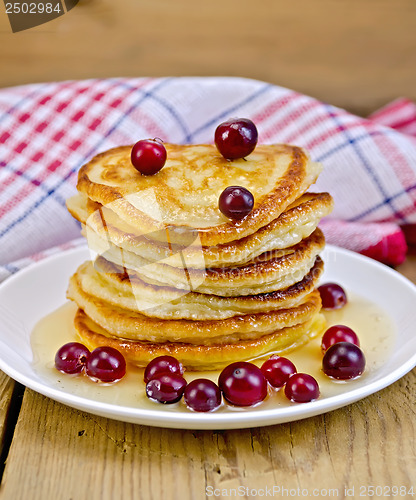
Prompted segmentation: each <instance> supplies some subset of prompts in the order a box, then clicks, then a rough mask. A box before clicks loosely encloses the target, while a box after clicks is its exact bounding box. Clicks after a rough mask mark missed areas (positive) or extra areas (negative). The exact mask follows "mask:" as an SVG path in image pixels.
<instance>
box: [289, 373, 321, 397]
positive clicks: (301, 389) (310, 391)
mask: <svg viewBox="0 0 416 500" xmlns="http://www.w3.org/2000/svg"><path fill="white" fill-rule="evenodd" d="M285 395H286V397H287V398H288V399H290V400H291V401H293V402H294V403H309V402H310V401H314V400H315V399H318V398H319V386H318V382H317V381H316V380H315V379H314V378H313V377H312V376H311V375H308V374H307V373H295V374H294V375H292V376H291V377H290V378H289V380H288V381H287V382H286V385H285Z"/></svg>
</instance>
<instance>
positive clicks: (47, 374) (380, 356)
mask: <svg viewBox="0 0 416 500" xmlns="http://www.w3.org/2000/svg"><path fill="white" fill-rule="evenodd" d="M348 297H349V302H348V304H347V305H346V306H345V307H343V308H342V309H337V310H333V311H325V312H324V314H325V316H326V318H327V322H328V327H330V326H331V325H339V324H343V325H347V326H349V327H350V328H352V329H353V330H354V331H355V332H356V333H357V335H358V336H359V338H360V342H361V348H362V350H363V352H364V354H365V357H366V368H365V371H364V373H363V374H362V375H361V376H360V377H358V378H357V379H354V380H348V381H335V380H333V379H331V378H329V377H328V376H326V375H325V374H324V373H323V372H322V357H323V354H322V348H321V337H316V338H314V339H312V340H310V341H309V342H308V343H307V344H305V345H303V346H302V347H299V348H297V349H295V350H293V351H291V352H288V353H285V354H284V356H285V357H287V358H288V359H290V361H292V362H293V363H294V365H295V366H296V368H297V371H298V372H300V373H307V374H309V375H311V376H313V377H314V378H315V379H316V380H317V382H318V384H319V389H320V393H321V394H320V397H319V399H323V398H327V397H330V396H335V395H337V394H342V393H343V392H346V391H349V390H352V389H355V388H357V387H362V386H363V385H366V384H367V381H368V379H369V377H371V375H372V374H373V373H374V372H375V371H376V370H377V369H378V368H379V367H380V366H382V365H383V363H384V362H385V361H386V360H387V359H388V357H389V354H390V353H391V352H392V350H393V346H394V342H395V331H394V327H393V324H392V321H391V320H390V318H389V317H388V316H387V315H386V314H385V313H384V312H383V311H382V310H381V309H380V308H379V307H377V306H376V305H374V304H372V303H371V302H369V301H368V300H365V299H362V298H360V297H359V296H357V295H355V294H351V293H349V294H348ZM76 308H77V307H76V305H75V304H73V303H72V302H68V303H66V304H64V305H63V306H62V307H60V308H59V309H57V310H56V311H54V312H52V313H51V314H49V315H48V316H46V317H45V318H43V319H42V320H41V321H39V323H38V324H37V325H36V326H35V328H34V330H33V333H32V337H31V345H32V350H33V363H34V369H35V370H36V372H37V373H38V374H39V376H40V377H41V378H42V379H45V380H46V381H47V382H48V384H49V385H51V386H52V387H54V388H56V389H59V390H61V391H64V392H68V393H71V394H73V395H76V396H79V397H83V398H87V399H92V400H95V401H99V402H103V403H109V404H113V405H118V406H124V407H131V408H136V409H138V410H140V409H147V410H149V409H150V410H160V411H173V412H177V411H185V412H189V411H190V410H189V409H188V408H187V407H186V404H185V402H184V401H183V400H181V401H180V402H178V403H175V404H171V405H162V404H158V403H155V402H153V401H150V400H149V399H148V398H147V396H146V392H145V383H144V381H143V375H144V370H143V369H140V368H137V367H134V366H130V365H128V366H127V372H126V375H125V377H124V378H123V379H122V380H120V381H119V382H116V383H113V384H102V383H97V382H93V381H92V380H91V379H89V377H87V376H86V375H80V374H78V375H67V374H63V373H61V372H59V371H58V370H57V369H56V368H55V366H54V358H55V354H56V352H57V351H58V349H59V348H60V347H61V346H62V345H63V344H65V343H67V342H75V341H78V338H77V334H76V331H75V328H74V326H73V318H74V315H75V311H76ZM271 354H273V353H269V354H268V355H267V356H264V357H262V358H259V359H256V360H254V362H255V364H257V365H258V366H259V367H260V366H261V365H262V364H263V363H264V361H265V360H266V359H268V358H269V357H270V356H271ZM252 361H253V360H252ZM219 374H220V371H219V370H217V371H206V372H190V371H185V374H184V377H185V378H186V380H187V382H188V383H189V382H191V381H192V380H195V379H198V378H205V379H209V380H212V381H214V382H217V381H218V376H219ZM293 404H298V403H292V402H290V401H289V400H288V399H287V398H286V397H285V395H284V394H283V391H282V390H279V391H274V390H269V394H268V396H267V397H266V399H265V400H264V401H262V402H261V403H259V404H257V405H256V406H253V407H240V408H237V407H233V406H231V405H228V404H227V403H224V402H223V403H222V404H221V406H220V408H218V410H215V411H216V412H230V411H231V412H235V411H253V412H255V411H258V410H263V409H272V408H276V409H278V408H279V407H283V406H289V405H293Z"/></svg>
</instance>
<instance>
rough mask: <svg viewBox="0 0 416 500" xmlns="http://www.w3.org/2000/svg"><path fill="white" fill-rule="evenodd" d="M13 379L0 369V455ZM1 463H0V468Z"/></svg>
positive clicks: (5, 430) (3, 441)
mask: <svg viewBox="0 0 416 500" xmlns="http://www.w3.org/2000/svg"><path fill="white" fill-rule="evenodd" d="M14 386H15V383H14V381H13V380H12V379H11V378H9V377H8V376H7V375H5V374H4V373H3V372H1V371H0V456H3V447H4V444H5V437H6V432H7V417H8V415H9V410H10V406H11V402H12V395H13V389H14ZM2 467H3V464H0V470H2Z"/></svg>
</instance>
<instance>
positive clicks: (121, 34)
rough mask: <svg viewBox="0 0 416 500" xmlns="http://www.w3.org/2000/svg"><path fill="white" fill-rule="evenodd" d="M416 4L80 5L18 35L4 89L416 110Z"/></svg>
mask: <svg viewBox="0 0 416 500" xmlns="http://www.w3.org/2000/svg"><path fill="white" fill-rule="evenodd" d="M415 21H416V2H414V0H396V1H394V2H392V1H391V0H377V2H376V1H374V0H360V1H358V0H355V1H354V0H348V1H347V0H340V1H336V2H335V1H333V0H314V1H313V2H311V1H310V0H298V1H297V2H286V1H284V0H264V1H263V2H262V3H261V5H259V3H258V2H253V1H252V0H238V1H237V0H228V1H227V0H211V1H210V2H193V1H192V0H175V1H174V2H172V1H171V0H159V1H157V2H155V1H151V0H118V1H117V2H114V1H112V0H89V1H87V0H84V1H83V0H81V2H80V3H79V5H77V6H76V7H75V8H74V9H72V10H71V11H70V12H69V13H67V14H65V15H64V16H62V17H60V18H58V19H56V20H54V21H51V22H49V23H47V24H44V25H41V26H39V27H36V28H33V29H30V30H27V31H23V32H20V33H15V34H13V33H11V29H10V26H9V22H8V19H7V16H6V14H5V12H4V10H1V12H0V44H1V47H2V52H1V59H0V69H1V70H2V71H0V87H2V86H11V85H17V84H22V83H31V82H39V81H49V80H64V79H78V78H90V77H113V76H167V75H172V76H175V75H176V76H183V75H201V76H209V75H227V76H244V77H250V78H256V79H261V80H265V81H269V82H272V83H276V84H280V85H283V86H287V87H289V88H293V89H295V90H298V91H300V92H304V93H306V94H309V95H312V96H315V97H317V98H320V99H323V100H325V101H327V102H330V103H333V104H335V105H339V106H341V107H346V108H348V109H350V110H352V111H356V112H358V113H361V114H366V113H368V112H370V111H371V110H374V109H375V108H377V107H379V106H380V105H382V104H385V103H386V102H388V101H390V100H391V99H394V98H396V97H398V96H401V95H404V96H408V97H410V98H413V99H416V86H415V84H414V82H415V80H416V59H415V54H416V37H415V36H414V26H415Z"/></svg>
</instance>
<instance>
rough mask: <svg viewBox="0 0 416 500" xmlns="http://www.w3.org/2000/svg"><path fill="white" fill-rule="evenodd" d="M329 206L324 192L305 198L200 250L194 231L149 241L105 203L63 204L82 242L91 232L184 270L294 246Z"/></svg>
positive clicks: (77, 199)
mask: <svg viewBox="0 0 416 500" xmlns="http://www.w3.org/2000/svg"><path fill="white" fill-rule="evenodd" d="M332 205H333V200H332V197H331V196H330V195H329V194H328V193H306V194H304V195H302V196H301V197H300V198H298V199H297V200H296V201H295V202H294V203H292V204H291V205H290V206H289V207H288V209H287V210H285V211H284V212H283V213H282V214H281V215H280V216H279V217H278V218H277V219H275V220H273V221H272V222H270V223H269V224H268V225H266V226H264V227H262V228H260V229H259V230H258V231H256V232H255V233H253V234H250V235H249V236H246V237H244V238H241V239H239V240H235V241H231V242H229V243H225V244H223V245H216V246H209V247H206V246H205V247H204V246H201V244H200V239H199V237H198V233H197V232H196V231H193V232H192V231H188V232H186V233H183V234H182V235H181V236H180V237H178V236H177V234H176V233H174V232H172V231H169V228H168V227H166V229H165V231H158V234H157V239H155V238H154V237H153V238H152V234H142V233H141V230H140V228H139V229H138V228H136V227H133V226H131V225H130V224H128V223H127V222H125V221H123V220H122V219H121V218H120V217H118V215H117V214H116V213H115V212H113V210H111V204H110V205H107V206H106V207H104V206H102V205H100V204H99V203H95V202H92V201H91V200H89V199H88V198H87V197H86V195H85V194H82V193H79V194H78V195H76V196H74V197H72V198H70V199H69V200H67V206H68V210H69V211H70V212H71V214H72V215H73V216H74V217H75V218H76V219H77V220H79V221H80V222H81V223H82V224H84V225H86V226H87V229H86V230H85V234H86V237H87V240H88V239H89V237H91V238H92V240H94V239H95V235H93V234H91V233H97V235H98V236H99V237H100V238H101V239H102V240H108V241H109V242H111V243H112V244H113V245H115V246H117V247H120V248H122V249H123V250H127V251H129V252H132V253H135V254H137V255H139V256H140V257H143V258H144V259H146V260H148V261H161V260H165V259H168V260H169V264H170V265H171V266H174V267H181V268H182V267H183V266H184V263H185V264H186V266H187V267H190V268H205V267H230V266H232V265H240V264H245V263H247V262H249V261H250V260H252V259H254V258H255V257H257V256H259V255H261V254H262V253H264V252H268V251H271V250H277V249H284V248H288V247H291V246H293V245H296V244H297V243H299V242H300V241H301V240H302V239H304V238H306V237H308V236H309V235H310V234H311V233H312V232H313V231H314V230H315V229H316V227H317V225H318V223H319V221H320V219H321V218H322V217H324V216H326V215H328V214H329V213H330V212H331V210H332ZM175 237H176V240H175Z"/></svg>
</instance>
